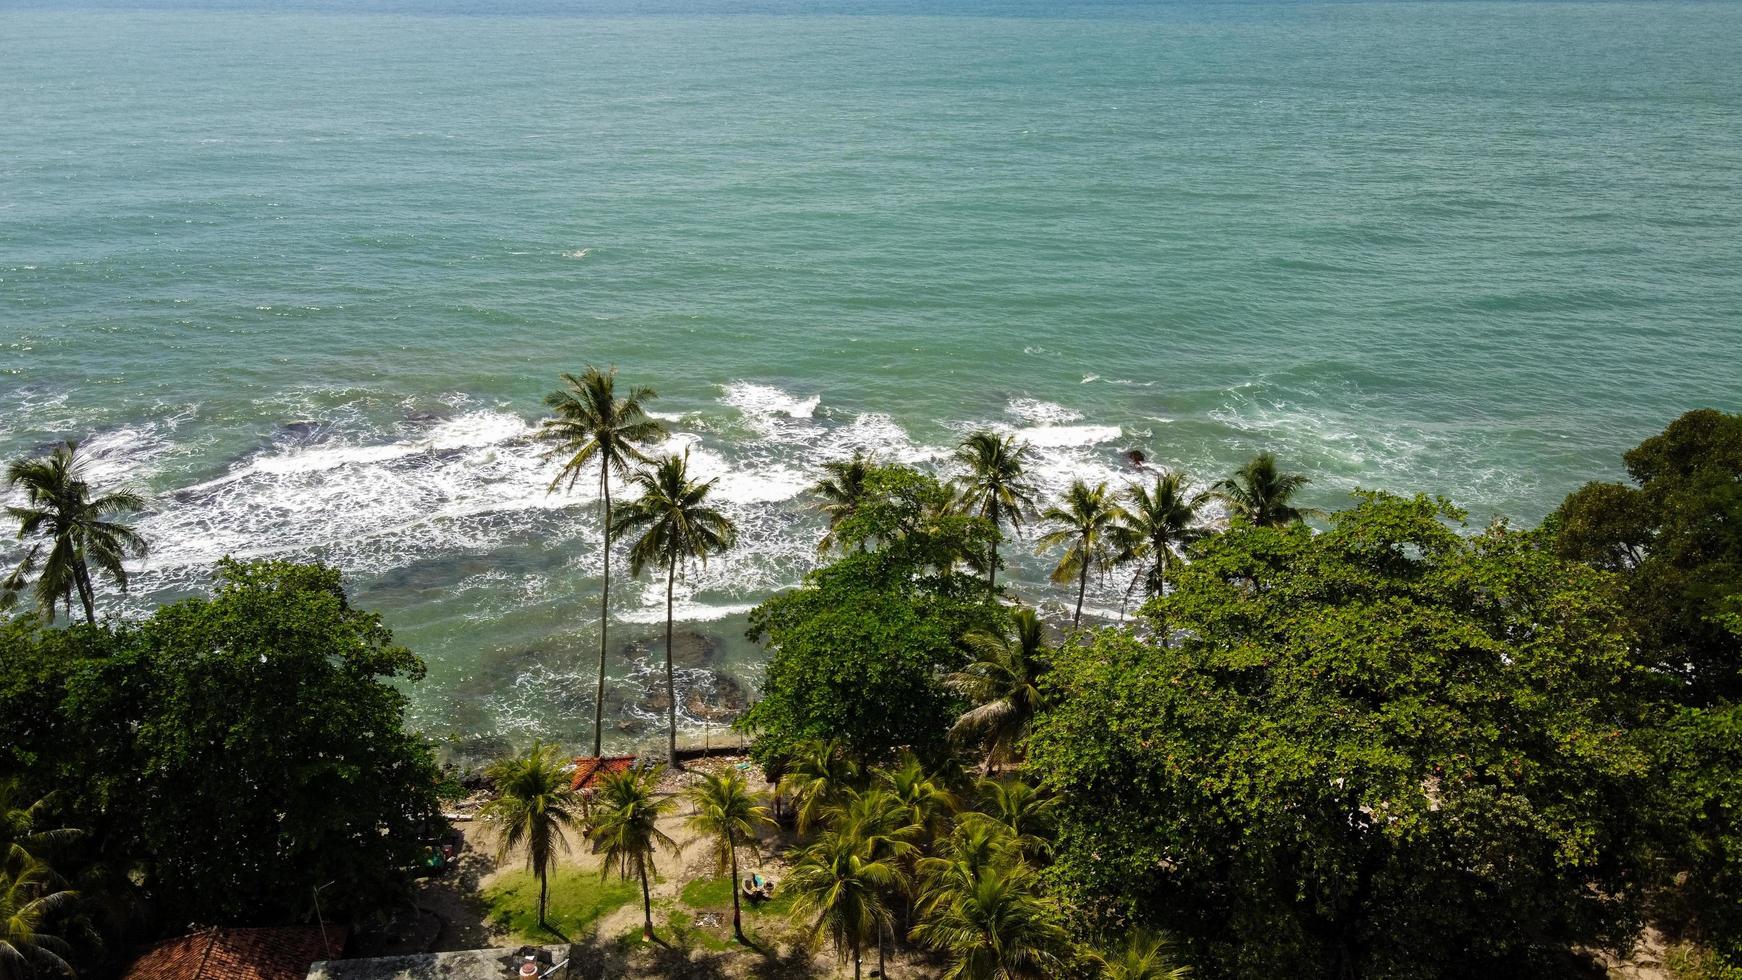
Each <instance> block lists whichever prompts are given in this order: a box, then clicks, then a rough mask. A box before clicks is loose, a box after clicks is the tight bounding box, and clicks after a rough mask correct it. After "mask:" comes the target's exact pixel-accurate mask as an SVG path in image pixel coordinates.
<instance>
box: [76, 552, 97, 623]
mask: <svg viewBox="0 0 1742 980" xmlns="http://www.w3.org/2000/svg"><path fill="white" fill-rule="evenodd" d="M73 581H74V582H76V583H77V584H78V587H79V601H80V602H82V603H84V606H85V622H87V623H90V624H91V625H93V626H95V625H96V623H97V602H96V599H97V597H96V594H95V592H94V591H93V590H92V588H91V570H90V569H89V568H87V567H85V560H84V559H83V558H75V559H74V560H73Z"/></svg>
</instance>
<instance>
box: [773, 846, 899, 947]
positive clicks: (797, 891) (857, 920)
mask: <svg viewBox="0 0 1742 980" xmlns="http://www.w3.org/2000/svg"><path fill="white" fill-rule="evenodd" d="M905 883H906V882H905V878H904V876H903V875H902V873H901V869H900V868H899V867H897V866H896V864H895V862H893V861H891V860H888V859H883V858H877V857H873V856H871V855H870V854H868V853H867V850H866V847H865V844H864V842H863V841H862V840H860V839H859V837H858V836H857V835H856V834H855V833H853V831H852V830H851V828H838V829H831V830H828V831H826V832H824V833H823V834H822V835H821V836H820V837H818V838H817V840H816V841H815V842H814V843H812V844H811V846H809V847H807V848H805V849H804V851H803V852H801V853H800V854H799V856H798V860H797V861H796V862H795V863H794V864H793V867H792V871H791V872H790V873H789V874H788V875H787V878H786V887H787V889H788V890H790V891H791V892H792V893H793V895H794V901H793V907H792V914H793V917H794V919H796V920H797V921H799V922H802V923H805V925H806V928H807V929H808V930H809V931H810V935H811V939H812V941H813V942H815V941H818V940H820V939H822V938H823V937H824V936H827V937H828V938H829V939H830V940H831V941H832V942H833V943H834V947H835V956H836V958H837V959H838V960H839V961H840V962H842V963H845V962H846V961H847V960H848V958H849V957H850V958H851V959H852V961H853V976H854V977H855V978H857V977H859V976H860V966H859V963H860V958H861V956H862V955H863V953H864V951H865V944H866V943H868V942H872V941H875V940H876V938H877V937H878V936H880V935H882V934H883V932H884V931H885V930H887V929H889V928H891V927H892V925H893V923H894V915H893V914H892V912H891V910H890V907H889V902H888V899H887V896H888V895H889V894H890V893H892V892H894V891H896V890H898V889H900V888H901V887H902V886H903V885H905Z"/></svg>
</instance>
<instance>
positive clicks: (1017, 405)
mask: <svg viewBox="0 0 1742 980" xmlns="http://www.w3.org/2000/svg"><path fill="white" fill-rule="evenodd" d="M1004 411H1005V412H1007V413H1009V414H1010V415H1012V416H1014V417H1016V418H1019V419H1021V420H1023V421H1024V422H1027V423H1028V424H1030V425H1063V424H1064V423H1067V422H1075V421H1077V420H1079V419H1081V418H1082V417H1083V413H1082V412H1079V411H1077V410H1075V409H1071V408H1066V407H1064V406H1063V405H1060V404H1059V403H1057V402H1049V401H1042V400H1041V399H1039V398H1027V397H1023V398H1012V399H1010V404H1008V405H1006V406H1005V408H1004Z"/></svg>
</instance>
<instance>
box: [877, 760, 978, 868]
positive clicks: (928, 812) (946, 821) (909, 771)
mask: <svg viewBox="0 0 1742 980" xmlns="http://www.w3.org/2000/svg"><path fill="white" fill-rule="evenodd" d="M877 781H878V783H879V784H880V785H881V786H882V788H883V789H884V790H885V791H886V792H888V794H889V796H890V797H891V798H892V799H893V800H894V801H895V803H896V804H897V805H898V806H899V808H900V812H901V814H902V822H903V823H905V824H907V825H909V826H912V827H917V828H919V830H920V831H921V834H920V835H919V836H920V837H921V838H922V840H921V843H923V845H924V846H926V847H929V846H930V845H931V842H932V841H933V840H935V839H937V838H939V837H942V836H944V835H946V834H947V833H948V832H949V827H950V824H951V823H952V822H953V821H954V819H955V815H956V811H957V810H958V809H960V807H961V801H960V800H958V799H957V798H956V794H954V793H952V792H950V789H949V787H947V786H945V785H944V784H943V783H941V782H939V781H938V780H937V779H934V778H933V777H932V774H931V773H929V772H927V771H926V768H925V765H924V764H923V763H921V762H920V761H919V757H918V756H916V755H914V754H913V753H911V752H903V753H902V754H901V756H900V757H899V758H898V759H896V761H895V764H894V765H893V766H890V767H889V768H887V769H880V770H878V772H877Z"/></svg>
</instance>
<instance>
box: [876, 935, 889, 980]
mask: <svg viewBox="0 0 1742 980" xmlns="http://www.w3.org/2000/svg"><path fill="white" fill-rule="evenodd" d="M877 975H878V976H880V977H887V976H889V968H888V967H887V966H885V965H884V964H883V930H881V929H879V930H877Z"/></svg>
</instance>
